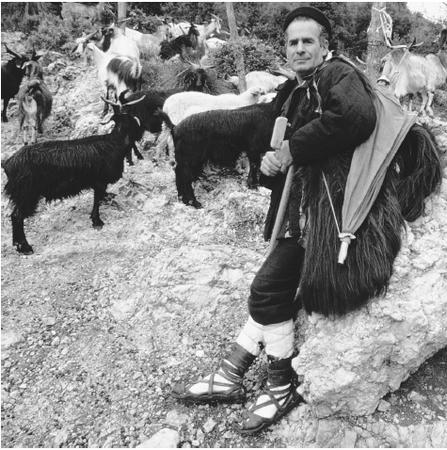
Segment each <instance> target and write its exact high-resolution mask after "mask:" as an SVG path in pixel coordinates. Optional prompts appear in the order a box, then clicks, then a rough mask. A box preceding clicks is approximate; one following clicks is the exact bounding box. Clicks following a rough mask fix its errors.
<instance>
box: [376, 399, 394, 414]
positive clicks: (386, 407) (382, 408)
mask: <svg viewBox="0 0 447 450" xmlns="http://www.w3.org/2000/svg"><path fill="white" fill-rule="evenodd" d="M390 408H391V405H390V404H389V403H388V402H387V401H386V400H380V402H379V405H378V406H377V409H378V410H379V411H382V412H384V411H388V410H389V409H390Z"/></svg>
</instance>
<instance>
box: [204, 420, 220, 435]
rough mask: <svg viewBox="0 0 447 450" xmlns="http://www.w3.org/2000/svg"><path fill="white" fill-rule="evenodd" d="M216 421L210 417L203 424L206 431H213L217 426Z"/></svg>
mask: <svg viewBox="0 0 447 450" xmlns="http://www.w3.org/2000/svg"><path fill="white" fill-rule="evenodd" d="M216 425H217V424H216V422H215V421H214V420H213V419H212V418H211V417H210V418H209V419H208V420H207V421H206V422H205V423H204V425H203V431H205V433H211V431H213V429H214V427H215V426H216Z"/></svg>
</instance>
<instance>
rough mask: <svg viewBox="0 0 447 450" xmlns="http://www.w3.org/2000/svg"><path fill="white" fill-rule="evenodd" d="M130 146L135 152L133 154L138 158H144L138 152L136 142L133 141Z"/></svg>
mask: <svg viewBox="0 0 447 450" xmlns="http://www.w3.org/2000/svg"><path fill="white" fill-rule="evenodd" d="M132 148H133V151H134V152H135V156H136V157H137V158H138V159H144V158H143V155H142V154H141V153H140V151H139V150H138V147H137V144H136V143H135V142H134V144H133V146H132Z"/></svg>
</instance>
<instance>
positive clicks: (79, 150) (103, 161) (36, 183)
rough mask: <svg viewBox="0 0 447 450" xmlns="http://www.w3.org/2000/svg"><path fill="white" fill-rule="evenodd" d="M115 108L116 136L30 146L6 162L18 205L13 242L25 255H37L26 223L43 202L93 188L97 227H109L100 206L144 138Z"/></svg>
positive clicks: (11, 191)
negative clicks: (25, 228) (129, 157)
mask: <svg viewBox="0 0 447 450" xmlns="http://www.w3.org/2000/svg"><path fill="white" fill-rule="evenodd" d="M113 107H114V111H115V115H114V116H113V117H112V120H114V121H115V127H114V129H113V131H112V132H111V133H110V134H106V135H100V136H89V137H85V138H81V139H75V140H72V141H49V142H42V143H37V144H34V145H27V146H24V147H22V148H21V149H20V150H19V151H18V152H16V153H15V154H14V155H12V156H11V157H10V158H8V159H7V160H5V161H2V167H3V169H4V170H5V172H6V175H7V176H8V181H7V183H6V186H5V192H6V194H7V195H8V197H9V198H10V200H11V202H12V204H13V211H12V214H11V222H12V242H13V245H14V246H16V248H17V251H18V252H19V253H24V254H31V253H33V249H32V247H31V246H30V245H29V244H28V242H27V240H26V237H25V232H24V228H23V222H24V219H26V218H27V217H30V216H32V215H33V214H34V213H35V212H36V208H37V205H38V203H39V199H40V198H41V197H44V198H45V199H46V201H47V202H48V201H51V200H56V199H63V198H67V197H71V196H75V195H77V194H79V193H80V192H81V191H82V190H84V189H93V190H94V202H93V209H92V212H91V214H90V217H91V219H92V224H93V226H94V227H95V228H101V227H102V226H103V225H104V223H103V221H102V220H101V219H100V217H99V203H100V201H101V200H102V199H103V198H104V195H105V192H106V188H107V185H108V184H109V183H115V182H116V181H118V180H119V179H120V178H121V176H122V174H123V168H124V157H125V155H126V153H127V151H128V149H129V148H130V147H131V146H132V145H133V144H134V142H135V141H136V140H138V139H141V135H142V130H141V127H140V125H139V121H138V120H137V119H135V117H133V116H131V115H129V114H121V113H120V112H119V111H118V106H117V105H113Z"/></svg>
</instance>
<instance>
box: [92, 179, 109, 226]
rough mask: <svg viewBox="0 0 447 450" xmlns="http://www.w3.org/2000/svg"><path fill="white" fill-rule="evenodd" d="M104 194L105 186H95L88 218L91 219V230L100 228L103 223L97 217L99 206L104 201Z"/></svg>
mask: <svg viewBox="0 0 447 450" xmlns="http://www.w3.org/2000/svg"><path fill="white" fill-rule="evenodd" d="M105 193H106V186H105V185H97V186H96V187H95V188H94V195H93V209H92V212H91V214H90V218H91V219H92V225H93V228H102V227H103V225H104V222H103V221H102V220H101V218H100V217H99V204H100V202H101V201H102V200H103V199H104V196H105Z"/></svg>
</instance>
